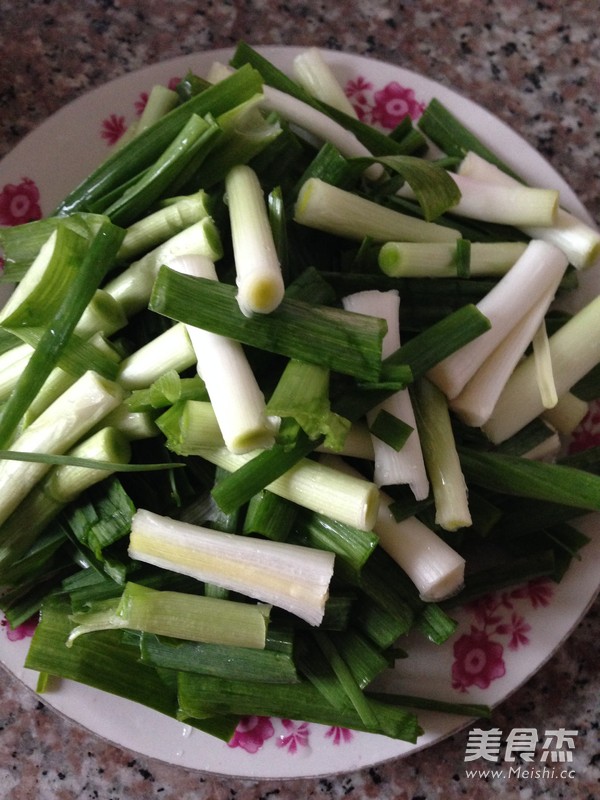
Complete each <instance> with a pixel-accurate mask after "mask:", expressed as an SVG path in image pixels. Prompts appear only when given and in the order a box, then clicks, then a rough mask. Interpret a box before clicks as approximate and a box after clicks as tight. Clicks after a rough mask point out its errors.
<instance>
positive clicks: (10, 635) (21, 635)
mask: <svg viewBox="0 0 600 800" xmlns="http://www.w3.org/2000/svg"><path fill="white" fill-rule="evenodd" d="M38 620H39V617H38V615H37V614H34V615H33V616H32V617H30V618H29V619H28V620H26V621H25V622H23V623H22V624H21V625H17V627H16V628H12V627H11V625H10V623H9V621H8V620H7V619H6V617H5V618H4V619H2V621H0V627H2V628H4V629H5V630H6V638H7V639H8V641H9V642H19V641H20V640H21V639H27V638H30V637H31V636H33V634H34V633H35V629H36V628H37V624H38Z"/></svg>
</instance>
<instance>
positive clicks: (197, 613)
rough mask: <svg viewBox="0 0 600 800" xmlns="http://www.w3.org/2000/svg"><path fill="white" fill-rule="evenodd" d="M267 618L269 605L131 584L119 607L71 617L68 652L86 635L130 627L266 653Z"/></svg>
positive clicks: (111, 603)
mask: <svg viewBox="0 0 600 800" xmlns="http://www.w3.org/2000/svg"><path fill="white" fill-rule="evenodd" d="M268 616H269V607H268V606H261V605H257V604H254V603H252V604H250V603H243V602H237V601H233V600H221V599H219V598H215V597H205V596H204V595H197V594H187V593H185V592H172V591H165V590H162V591H161V590H157V589H151V588H150V587H148V586H142V585H141V584H138V583H134V582H132V581H128V582H127V583H126V585H125V589H124V591H123V594H122V595H121V597H120V599H119V600H118V602H117V603H115V601H113V600H109V601H107V603H106V610H105V611H100V612H99V613H98V612H95V611H94V610H93V608H92V610H90V611H84V612H78V613H75V614H73V615H72V617H71V619H72V620H73V622H75V623H77V625H76V627H75V628H73V630H72V631H71V633H70V634H69V638H68V639H67V647H71V646H72V644H73V642H74V641H75V640H76V639H77V638H78V637H79V636H81V635H83V634H85V633H91V632H92V631H97V630H110V629H112V628H128V629H131V630H139V631H144V632H145V633H155V634H157V635H159V636H172V637H173V638H175V639H186V640H189V641H192V642H213V643H215V644H223V645H231V646H236V647H252V648H256V649H261V650H262V649H263V648H264V646H265V639H266V631H267V623H268Z"/></svg>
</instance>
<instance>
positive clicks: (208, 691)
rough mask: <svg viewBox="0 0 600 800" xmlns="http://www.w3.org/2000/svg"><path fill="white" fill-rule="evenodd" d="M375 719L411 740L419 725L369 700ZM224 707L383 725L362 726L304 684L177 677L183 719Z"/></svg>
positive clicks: (346, 710)
mask: <svg viewBox="0 0 600 800" xmlns="http://www.w3.org/2000/svg"><path fill="white" fill-rule="evenodd" d="M372 706H373V708H374V710H375V713H376V715H377V718H378V719H381V720H385V733H386V734H387V735H388V736H392V737H394V738H397V739H405V740H407V741H411V742H414V741H416V740H417V737H418V735H419V734H420V733H421V729H420V728H419V725H418V723H417V719H416V716H415V715H414V714H412V713H410V712H407V711H405V710H404V709H402V708H399V707H397V706H394V705H392V704H384V703H381V702H380V701H379V700H373V701H372ZM223 711H226V712H227V713H232V714H239V715H242V716H243V715H247V714H257V715H260V716H273V717H283V718H289V719H302V720H306V721H308V722H316V723H321V724H324V725H333V726H336V727H337V726H341V727H345V728H351V729H352V730H367V731H370V732H371V733H383V732H384V731H383V729H382V727H381V726H377V727H376V728H369V727H367V726H365V724H364V722H363V721H362V720H361V718H360V716H359V714H358V713H357V712H356V711H355V709H354V708H352V706H350V705H349V706H348V707H346V708H344V709H341V708H336V707H335V706H332V705H331V704H330V703H328V702H327V701H326V700H325V699H324V697H323V695H322V694H321V692H320V691H319V690H318V689H316V688H315V687H313V686H311V685H310V684H309V683H308V682H303V683H299V684H290V685H287V684H286V685H277V684H265V687H264V690H263V691H260V692H259V686H257V684H255V683H254V684H252V683H248V682H246V681H232V680H231V681H230V680H224V679H222V678H216V677H212V676H200V675H193V674H191V673H182V674H181V676H180V680H179V718H180V719H181V720H183V721H185V720H186V719H190V718H195V717H202V716H206V715H208V714H213V713H217V712H220V713H222V712H223Z"/></svg>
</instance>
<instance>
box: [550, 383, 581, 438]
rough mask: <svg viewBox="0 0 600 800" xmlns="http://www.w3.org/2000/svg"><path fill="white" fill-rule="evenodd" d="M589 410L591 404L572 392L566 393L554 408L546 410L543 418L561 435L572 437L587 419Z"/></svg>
mask: <svg viewBox="0 0 600 800" xmlns="http://www.w3.org/2000/svg"><path fill="white" fill-rule="evenodd" d="M589 409H590V406H589V403H587V402H586V401H585V400H581V399H580V398H579V397H576V396H575V395H574V394H573V393H572V392H565V393H564V394H563V395H562V396H561V397H559V398H558V402H557V403H556V405H555V406H554V407H553V408H547V409H545V411H544V412H543V413H542V417H543V419H545V420H546V422H548V423H550V425H551V426H552V427H553V428H554V429H555V430H557V431H558V432H559V433H560V434H562V435H563V436H570V435H571V434H572V433H573V431H574V430H575V429H576V428H577V426H578V425H579V424H580V423H581V422H582V421H583V420H584V419H585V417H586V416H587V413H588V411H589Z"/></svg>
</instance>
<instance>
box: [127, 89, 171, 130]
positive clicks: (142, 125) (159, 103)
mask: <svg viewBox="0 0 600 800" xmlns="http://www.w3.org/2000/svg"><path fill="white" fill-rule="evenodd" d="M177 105H179V95H178V94H177V92H174V91H173V90H172V89H169V88H168V87H167V86H162V85H161V84H160V83H157V84H155V85H154V86H153V87H152V89H150V94H149V95H148V99H147V101H146V105H145V106H144V110H143V111H142V113H141V115H140V118H139V119H138V121H137V124H136V127H135V135H136V136H139V135H140V134H141V133H142V132H143V131H145V130H146V128H149V127H150V126H151V125H154V123H155V122H157V121H158V120H159V119H161V117H164V116H165V114H168V113H169V111H171V110H172V109H174V108H175V106H177Z"/></svg>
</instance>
